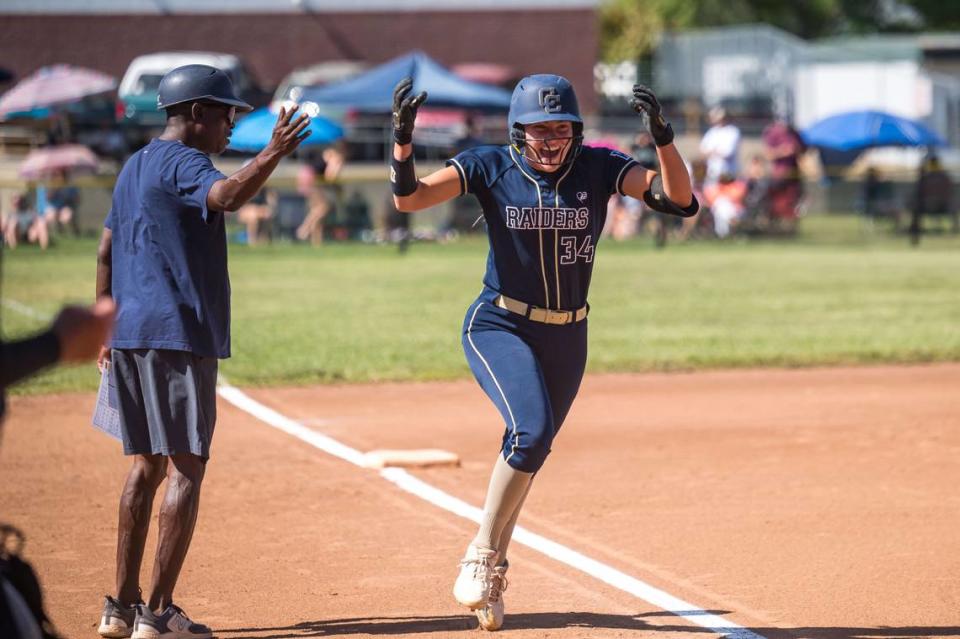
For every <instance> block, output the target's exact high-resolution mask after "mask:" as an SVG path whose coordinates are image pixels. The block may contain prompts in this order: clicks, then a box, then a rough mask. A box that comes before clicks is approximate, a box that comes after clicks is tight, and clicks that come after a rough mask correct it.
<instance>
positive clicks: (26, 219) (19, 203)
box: [3, 190, 50, 249]
mask: <svg viewBox="0 0 960 639" xmlns="http://www.w3.org/2000/svg"><path fill="white" fill-rule="evenodd" d="M35 193H36V192H35V191H34V192H33V193H31V191H29V190H28V191H24V192H21V193H18V194H17V195H15V196H14V197H13V201H12V204H13V213H12V214H10V215H7V216H5V217H4V219H3V240H4V242H5V243H6V245H7V246H8V247H10V248H12V249H13V248H17V245H18V244H19V243H20V242H27V243H29V244H39V245H40V248H42V249H45V248H47V245H48V244H49V242H50V236H49V233H48V231H47V221H46V218H45V217H44V216H42V215H39V214H38V213H37V209H36V207H34V206H33V202H34V201H35V199H34V198H35V195H34V194H35Z"/></svg>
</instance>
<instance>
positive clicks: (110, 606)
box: [97, 595, 137, 639]
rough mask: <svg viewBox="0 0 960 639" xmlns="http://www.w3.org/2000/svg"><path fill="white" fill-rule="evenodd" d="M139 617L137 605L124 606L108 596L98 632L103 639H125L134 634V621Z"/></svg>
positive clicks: (104, 603)
mask: <svg viewBox="0 0 960 639" xmlns="http://www.w3.org/2000/svg"><path fill="white" fill-rule="evenodd" d="M136 616H137V606H136V604H134V605H132V606H124V605H123V604H122V603H120V602H119V601H117V600H116V599H114V598H113V597H111V596H110V595H107V596H106V597H105V601H104V602H103V615H101V617H100V627H99V628H98V629H97V632H99V633H100V636H101V637H107V638H108V639H123V638H124V637H129V636H130V635H131V634H133V620H134V618H135V617H136Z"/></svg>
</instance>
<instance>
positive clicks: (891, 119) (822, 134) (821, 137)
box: [802, 111, 946, 153]
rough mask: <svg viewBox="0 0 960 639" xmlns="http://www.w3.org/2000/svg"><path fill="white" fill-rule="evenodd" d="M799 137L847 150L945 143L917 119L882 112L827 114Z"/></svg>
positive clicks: (814, 143)
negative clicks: (828, 115) (826, 116)
mask: <svg viewBox="0 0 960 639" xmlns="http://www.w3.org/2000/svg"><path fill="white" fill-rule="evenodd" d="M802 136H803V139H804V141H805V142H806V143H807V144H808V145H809V146H815V147H818V148H821V149H829V150H832V151H840V152H851V153H853V152H860V151H863V150H865V149H870V148H874V147H880V146H945V145H946V143H945V142H944V140H943V138H941V137H940V136H939V135H937V134H936V133H935V132H933V131H931V130H930V129H929V128H928V127H927V126H926V125H924V124H922V123H921V122H917V121H916V120H910V119H908V118H903V117H900V116H897V115H893V114H892V113H885V112H883V111H851V112H849V113H841V114H839V115H834V116H830V117H828V118H825V119H823V120H820V121H819V122H816V123H815V124H812V125H810V126H809V127H807V128H806V129H804V131H803V133H802Z"/></svg>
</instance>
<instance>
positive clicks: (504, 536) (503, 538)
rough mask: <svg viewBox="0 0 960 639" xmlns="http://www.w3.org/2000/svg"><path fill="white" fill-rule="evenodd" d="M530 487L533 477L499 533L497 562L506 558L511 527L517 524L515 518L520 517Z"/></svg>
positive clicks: (500, 562)
mask: <svg viewBox="0 0 960 639" xmlns="http://www.w3.org/2000/svg"><path fill="white" fill-rule="evenodd" d="M532 487H533V478H531V479H530V483H529V484H527V489H526V490H525V491H523V497H521V498H520V503H518V504H517V507H516V508H514V510H513V515H511V516H510V521H508V522H507V525H506V526H504V527H503V532H501V533H500V541H499V542H498V543H497V557H498V558H497V563H498V564H502V563H504V562H505V561H506V560H507V548H509V547H510V540H511V539H512V538H513V529H514V527H515V526H516V525H517V518H519V517H520V511H521V510H523V504H524V502H525V501H527V495H529V494H530V488H532Z"/></svg>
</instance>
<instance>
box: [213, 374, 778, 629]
mask: <svg viewBox="0 0 960 639" xmlns="http://www.w3.org/2000/svg"><path fill="white" fill-rule="evenodd" d="M217 392H218V393H219V394H220V396H221V397H223V398H224V399H225V400H226V401H228V402H230V403H231V404H233V405H234V406H236V407H237V408H239V409H240V410H243V411H246V412H247V413H250V414H251V415H253V416H254V417H256V418H257V419H259V420H260V421H262V422H264V423H266V424H268V425H270V426H273V427H274V428H276V429H278V430H281V431H283V432H285V433H287V434H288V435H292V436H293V437H296V438H297V439H300V440H301V441H304V442H306V443H308V444H310V445H311V446H315V447H316V448H319V449H320V450H322V451H324V452H325V453H328V454H330V455H333V456H334V457H338V458H340V459H342V460H344V461H347V462H349V463H351V464H354V465H356V466H361V467H363V466H364V464H363V459H364V455H363V453H361V452H360V451H358V450H355V449H353V448H350V447H349V446H346V445H344V444H341V443H340V442H338V441H337V440H335V439H333V438H331V437H327V436H326V435H322V434H320V433H317V432H315V431H313V430H311V429H309V428H306V427H305V426H303V425H302V424H299V423H298V422H296V421H294V420H292V419H290V418H289V417H286V416H284V415H281V414H280V413H278V412H277V411H275V410H273V409H272V408H269V407H267V406H264V405H263V404H261V403H260V402H258V401H256V400H255V399H253V398H251V397H250V396H248V395H247V394H246V393H244V392H243V391H241V390H239V389H238V388H235V387H233V386H230V385H229V384H227V383H225V382H224V380H223V379H222V378H221V380H220V385H219V387H218V388H217ZM380 476H381V477H383V478H384V479H386V480H387V481H389V482H391V483H393V484H394V485H396V486H397V487H399V488H400V489H401V490H404V491H406V492H408V493H410V494H412V495H416V496H417V497H419V498H420V499H423V500H424V501H427V502H429V503H431V504H433V505H435V506H438V507H439V508H442V509H444V510H446V511H447V512H450V513H453V514H454V515H458V516H460V517H463V518H465V519H469V520H470V521H472V522H475V523H479V522H480V518H481V516H482V515H483V511H482V510H481V509H479V508H477V507H475V506H471V505H470V504H468V503H466V502H465V501H463V500H460V499H457V498H456V497H453V496H452V495H449V494H447V493H445V492H443V491H442V490H440V489H439V488H436V487H434V486H431V485H430V484H428V483H426V482H424V481H422V480H420V479H417V478H416V477H414V476H413V475H411V474H410V473H408V472H407V471H405V470H403V469H402V468H384V469H383V470H381V471H380ZM513 542H514V543H518V544H522V545H524V546H527V547H528V548H531V549H533V550H535V551H537V552H539V553H541V554H543V555H546V556H547V557H550V558H551V559H555V560H556V561H559V562H561V563H564V564H566V565H568V566H570V567H572V568H576V569H577V570H580V571H581V572H584V573H586V574H588V575H590V576H591V577H594V578H595V579H599V580H600V581H602V582H604V583H605V584H608V585H610V586H613V587H614V588H617V589H618V590H622V591H623V592H626V593H628V594H631V595H633V596H634V597H637V598H638V599H642V600H643V601H645V602H647V603H648V604H651V605H653V606H656V607H657V608H659V609H661V610H665V611H667V612H670V613H673V614H675V615H677V616H678V617H682V618H683V619H686V620H687V621H689V622H691V623H693V624H696V625H698V626H700V627H702V628H706V629H707V630H710V631H713V632H715V633H716V634H718V635H721V636H725V637H733V638H734V639H765V638H764V637H763V636H762V635H759V634H757V633H755V632H753V631H751V630H747V629H746V628H744V627H743V626H739V625H737V624H735V623H733V622H732V621H729V620H727V619H724V618H723V617H721V616H719V615H714V614H712V613H709V612H707V611H706V610H703V609H701V608H698V607H697V606H694V605H693V604H691V603H688V602H686V601H684V600H682V599H680V598H678V597H674V596H673V595H671V594H669V593H667V592H664V591H663V590H660V589H659V588H654V587H653V586H651V585H650V584H648V583H645V582H643V581H641V580H639V579H637V578H635V577H631V576H630V575H628V574H626V573H624V572H621V571H619V570H617V569H616V568H612V567H611V566H608V565H606V564H604V563H601V562H599V561H597V560H596V559H591V558H590V557H587V556H586V555H584V554H582V553H580V552H577V551H576V550H573V549H572V548H570V547H568V546H564V545H563V544H558V543H557V542H555V541H551V540H550V539H547V538H546V537H543V536H542V535H538V534H536V533H533V532H530V531H529V530H527V529H526V528H523V527H522V526H517V527H516V528H515V529H514V532H513Z"/></svg>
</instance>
